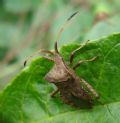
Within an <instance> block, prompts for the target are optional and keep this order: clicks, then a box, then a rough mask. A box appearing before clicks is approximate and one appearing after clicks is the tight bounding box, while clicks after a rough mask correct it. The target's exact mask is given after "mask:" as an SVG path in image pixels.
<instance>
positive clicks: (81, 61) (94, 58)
mask: <svg viewBox="0 0 120 123" xmlns="http://www.w3.org/2000/svg"><path fill="white" fill-rule="evenodd" d="M96 58H97V56H95V57H93V58H91V59H88V60H80V61H79V62H78V63H77V64H75V65H74V66H73V69H74V70H75V69H76V68H78V67H79V66H80V65H81V64H82V63H85V62H90V61H95V60H96Z"/></svg>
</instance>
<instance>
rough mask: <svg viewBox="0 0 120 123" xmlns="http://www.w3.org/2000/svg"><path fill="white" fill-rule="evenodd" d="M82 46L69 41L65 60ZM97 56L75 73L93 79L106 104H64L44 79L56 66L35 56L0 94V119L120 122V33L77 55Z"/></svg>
mask: <svg viewBox="0 0 120 123" xmlns="http://www.w3.org/2000/svg"><path fill="white" fill-rule="evenodd" d="M77 47H79V45H78V44H69V45H66V46H63V47H62V48H61V54H62V56H63V57H64V59H65V60H66V61H68V59H69V54H70V52H71V51H73V50H74V49H76V48H77ZM94 56H98V58H97V59H96V61H94V62H89V63H88V62H87V63H84V64H82V65H81V66H80V67H79V68H78V69H77V70H76V74H77V75H79V76H80V77H82V78H83V79H85V80H86V81H87V82H88V83H90V84H91V85H92V86H93V87H94V88H95V90H96V91H97V92H98V93H99V94H100V101H101V102H102V103H104V104H105V105H102V104H100V105H97V104H95V105H94V107H93V108H92V109H76V108H72V107H70V106H68V105H66V104H64V103H63V102H62V101H61V99H60V96H59V94H58V95H57V96H56V97H55V98H51V97H50V93H51V92H52V91H53V89H54V88H55V86H54V85H52V84H49V83H48V82H47V81H45V80H44V76H45V74H46V73H47V72H48V71H49V70H50V69H51V67H52V66H53V63H52V62H49V61H47V60H45V59H43V58H38V59H35V60H34V61H33V62H32V63H31V65H30V66H29V67H26V68H25V69H24V70H22V71H21V72H20V73H19V75H17V76H16V78H15V79H14V80H13V81H12V82H11V83H10V84H9V85H8V86H7V87H6V88H5V89H4V90H3V91H2V92H1V94H0V123H80V122H82V123H119V122H120V34H119V33H118V34H113V35H110V36H108V37H105V38H102V39H99V40H96V41H91V42H90V43H88V44H87V45H86V47H85V48H83V49H81V50H80V51H78V52H77V53H76V55H75V59H74V64H75V63H77V61H78V60H79V59H89V58H91V57H94Z"/></svg>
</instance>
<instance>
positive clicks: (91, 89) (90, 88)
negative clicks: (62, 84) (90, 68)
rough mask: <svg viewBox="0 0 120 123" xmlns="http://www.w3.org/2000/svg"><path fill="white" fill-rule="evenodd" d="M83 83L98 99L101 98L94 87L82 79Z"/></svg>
mask: <svg viewBox="0 0 120 123" xmlns="http://www.w3.org/2000/svg"><path fill="white" fill-rule="evenodd" d="M81 81H82V83H83V84H84V85H85V86H86V87H87V89H89V91H90V92H91V93H92V94H93V95H94V96H95V97H96V99H98V98H99V95H98V94H97V92H96V91H95V90H94V89H93V87H92V86H91V85H90V84H88V83H87V82H86V81H85V80H84V79H81Z"/></svg>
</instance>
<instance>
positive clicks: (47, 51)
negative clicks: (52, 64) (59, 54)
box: [24, 50, 54, 67]
mask: <svg viewBox="0 0 120 123" xmlns="http://www.w3.org/2000/svg"><path fill="white" fill-rule="evenodd" d="M39 53H48V54H50V55H54V53H53V52H52V51H49V50H38V51H37V52H35V53H33V54H32V55H30V56H29V57H28V58H27V59H26V60H25V61H24V67H25V66H26V64H27V62H28V60H29V59H31V58H32V57H33V56H35V55H37V54H39ZM43 57H44V58H46V59H48V60H50V61H54V60H53V59H52V58H49V57H47V56H43Z"/></svg>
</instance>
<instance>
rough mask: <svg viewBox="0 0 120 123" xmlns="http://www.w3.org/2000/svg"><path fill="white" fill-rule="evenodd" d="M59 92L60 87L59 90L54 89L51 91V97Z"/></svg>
mask: <svg viewBox="0 0 120 123" xmlns="http://www.w3.org/2000/svg"><path fill="white" fill-rule="evenodd" d="M58 92H59V89H58V88H57V90H55V91H53V92H52V93H51V97H54V96H55V95H56V94H57V93H58Z"/></svg>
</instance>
